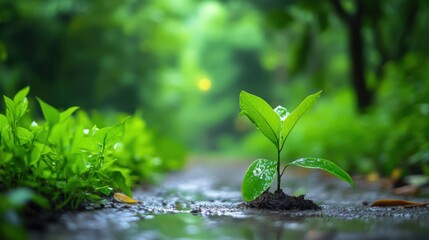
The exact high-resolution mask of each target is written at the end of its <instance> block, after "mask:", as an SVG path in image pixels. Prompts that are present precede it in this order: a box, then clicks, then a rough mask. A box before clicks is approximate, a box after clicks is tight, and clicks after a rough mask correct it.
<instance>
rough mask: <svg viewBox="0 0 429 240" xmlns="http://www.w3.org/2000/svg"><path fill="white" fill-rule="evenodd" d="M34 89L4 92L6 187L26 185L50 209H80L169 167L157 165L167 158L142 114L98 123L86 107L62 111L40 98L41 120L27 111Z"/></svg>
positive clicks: (1, 182)
mask: <svg viewBox="0 0 429 240" xmlns="http://www.w3.org/2000/svg"><path fill="white" fill-rule="evenodd" d="M29 91H30V88H29V87H26V88H24V89H22V90H21V91H19V92H18V93H17V94H16V95H15V96H14V97H13V98H9V97H7V96H4V102H5V106H6V113H5V114H2V113H0V191H1V192H5V191H13V190H14V189H19V188H25V189H28V190H29V191H32V192H34V194H35V196H36V195H37V196H39V197H40V198H41V199H45V202H46V204H45V206H46V207H47V208H49V209H64V208H66V209H76V208H78V207H79V206H80V205H81V203H83V202H97V201H100V200H102V199H103V197H106V196H110V195H112V192H113V191H121V192H124V193H125V194H126V195H128V196H132V192H131V186H133V184H134V183H135V182H137V181H148V180H152V179H153V176H154V175H156V176H159V175H160V172H162V171H164V172H165V171H167V169H161V168H154V167H153V166H152V165H154V163H156V164H157V166H160V165H163V164H165V163H164V161H163V159H161V158H159V157H157V153H156V152H155V150H154V149H155V147H154V146H153V142H152V141H151V139H150V134H149V133H148V130H147V128H146V126H145V124H144V121H143V119H142V118H141V117H139V116H132V117H126V116H123V115H121V119H122V121H121V122H120V123H116V124H113V125H110V126H106V127H100V128H98V127H97V126H96V125H95V124H94V123H93V122H92V121H91V120H90V119H89V118H88V117H87V116H88V115H87V114H86V112H85V111H82V110H79V111H78V114H76V115H77V116H76V117H75V116H73V115H74V113H75V112H76V111H77V110H78V107H71V108H68V109H66V110H65V111H59V110H58V109H56V108H55V107H53V106H51V105H50V104H48V103H46V102H44V101H43V100H41V99H37V100H38V103H39V105H40V108H41V112H42V114H43V117H44V121H38V120H36V119H32V118H31V116H28V115H29V114H28V112H29V109H28V106H29V104H28V99H27V95H28V93H29ZM104 118H105V117H104ZM125 119H126V120H125ZM115 122H117V120H115ZM126 122H129V123H126ZM30 123H31V124H30ZM125 128H129V130H128V131H126V130H125ZM137 150H139V151H137ZM39 202H40V201H39Z"/></svg>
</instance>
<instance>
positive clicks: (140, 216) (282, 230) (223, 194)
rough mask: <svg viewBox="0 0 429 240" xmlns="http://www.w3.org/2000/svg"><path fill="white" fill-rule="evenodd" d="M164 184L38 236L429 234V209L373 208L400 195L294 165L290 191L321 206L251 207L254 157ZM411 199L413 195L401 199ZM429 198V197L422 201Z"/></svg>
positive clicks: (202, 168) (200, 166)
mask: <svg viewBox="0 0 429 240" xmlns="http://www.w3.org/2000/svg"><path fill="white" fill-rule="evenodd" d="M193 163H194V164H191V165H190V166H191V167H189V168H188V169H186V170H184V171H182V172H179V173H175V174H172V175H170V176H169V177H167V178H166V179H165V181H164V182H163V183H162V184H160V185H159V186H158V187H156V188H155V187H154V188H151V189H136V190H135V191H134V198H135V199H138V200H141V201H142V202H141V203H139V204H137V205H126V204H118V203H106V204H105V206H104V208H102V209H94V210H91V209H89V210H87V211H82V212H77V213H66V214H63V215H62V216H61V218H60V220H59V222H57V223H54V224H51V225H49V227H48V229H47V231H46V232H44V233H32V234H31V238H32V239H429V227H428V226H429V207H422V208H410V209H404V208H400V207H389V208H374V207H368V206H366V205H365V204H364V203H366V202H372V201H375V200H377V199H380V198H398V197H397V196H392V195H390V194H389V192H388V191H386V190H382V189H380V188H378V187H377V186H367V185H366V186H365V187H363V185H362V184H359V183H358V185H357V188H355V189H352V188H351V187H350V186H348V185H347V184H346V183H343V182H341V181H339V180H337V179H334V178H331V177H328V176H326V175H325V174H323V173H322V172H320V171H310V173H308V172H307V173H304V172H301V170H299V169H294V168H290V169H288V170H287V172H286V173H285V175H287V176H286V177H285V178H284V179H283V185H284V190H285V192H286V193H292V192H294V191H305V192H307V195H306V198H309V199H312V200H314V201H315V202H316V203H317V204H319V205H321V206H322V210H321V211H288V212H272V211H264V210H254V209H248V208H246V207H245V206H244V205H243V200H242V198H241V194H240V186H241V179H242V176H243V174H244V172H245V170H246V168H247V163H239V162H238V163H237V162H235V163H229V162H218V163H207V162H201V161H200V162H195V161H194V162H193ZM402 199H407V198H402ZM407 200H415V201H419V202H426V201H429V199H415V198H410V199H407Z"/></svg>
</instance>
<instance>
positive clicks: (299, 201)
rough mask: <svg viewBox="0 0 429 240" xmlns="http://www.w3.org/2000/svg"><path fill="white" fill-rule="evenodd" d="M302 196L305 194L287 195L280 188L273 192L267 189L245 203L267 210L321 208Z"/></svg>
mask: <svg viewBox="0 0 429 240" xmlns="http://www.w3.org/2000/svg"><path fill="white" fill-rule="evenodd" d="M304 197H305V195H300V196H290V195H287V194H286V193H284V192H283V190H281V189H280V190H276V191H275V192H274V193H272V192H269V191H268V190H267V191H265V192H264V193H263V194H262V195H261V196H259V197H258V198H256V199H255V200H253V201H251V202H249V203H247V206H248V207H251V208H258V209H269V210H322V208H321V207H320V206H319V205H317V204H315V203H314V202H313V201H312V200H308V199H305V198H304Z"/></svg>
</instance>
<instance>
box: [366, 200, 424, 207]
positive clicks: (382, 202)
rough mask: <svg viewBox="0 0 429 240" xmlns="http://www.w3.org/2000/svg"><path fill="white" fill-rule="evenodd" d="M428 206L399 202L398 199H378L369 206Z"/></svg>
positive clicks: (405, 201) (404, 201)
mask: <svg viewBox="0 0 429 240" xmlns="http://www.w3.org/2000/svg"><path fill="white" fill-rule="evenodd" d="M427 205H429V202H427V203H419V202H412V201H407V200H400V199H380V200H377V201H375V202H373V203H372V204H371V207H406V208H409V207H424V206H427Z"/></svg>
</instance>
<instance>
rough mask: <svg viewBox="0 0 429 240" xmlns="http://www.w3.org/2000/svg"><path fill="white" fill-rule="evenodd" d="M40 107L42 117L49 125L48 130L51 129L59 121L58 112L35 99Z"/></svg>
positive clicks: (40, 100)
mask: <svg viewBox="0 0 429 240" xmlns="http://www.w3.org/2000/svg"><path fill="white" fill-rule="evenodd" d="M37 101H39V104H40V107H41V108H42V112H43V116H44V117H45V119H46V121H47V122H48V124H49V128H52V127H53V126H54V125H55V124H57V123H58V122H59V120H60V112H59V111H58V110H57V109H56V108H54V107H53V106H51V105H49V104H47V103H45V102H44V101H43V100H42V99H40V98H37Z"/></svg>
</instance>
